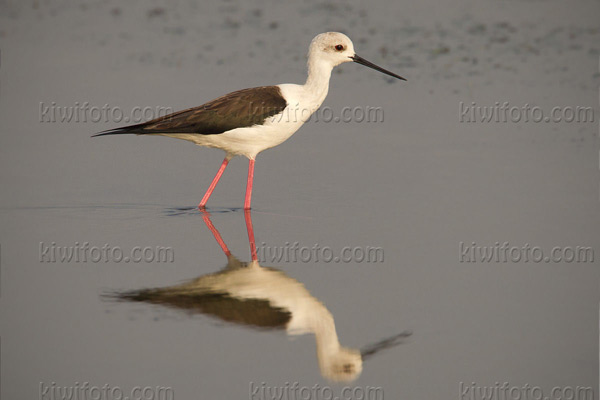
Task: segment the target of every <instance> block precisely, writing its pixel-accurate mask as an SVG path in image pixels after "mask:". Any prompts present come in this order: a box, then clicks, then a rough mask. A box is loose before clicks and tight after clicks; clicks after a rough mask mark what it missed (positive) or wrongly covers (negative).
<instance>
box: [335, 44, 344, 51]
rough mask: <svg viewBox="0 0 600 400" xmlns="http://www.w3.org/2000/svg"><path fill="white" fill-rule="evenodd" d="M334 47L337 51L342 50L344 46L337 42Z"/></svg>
mask: <svg viewBox="0 0 600 400" xmlns="http://www.w3.org/2000/svg"><path fill="white" fill-rule="evenodd" d="M335 49H336V50H337V51H342V50H344V46H343V45H341V44H338V45H336V46H335Z"/></svg>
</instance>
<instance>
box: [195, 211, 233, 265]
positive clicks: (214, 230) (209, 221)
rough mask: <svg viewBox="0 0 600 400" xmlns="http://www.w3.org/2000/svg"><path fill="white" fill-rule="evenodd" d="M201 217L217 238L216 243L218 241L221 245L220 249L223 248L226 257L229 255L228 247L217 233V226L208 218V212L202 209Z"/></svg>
mask: <svg viewBox="0 0 600 400" xmlns="http://www.w3.org/2000/svg"><path fill="white" fill-rule="evenodd" d="M202 219H203V220H204V223H205V224H206V226H207V227H208V229H210V231H211V232H212V234H213V236H214V237H215V239H216V240H217V243H219V246H221V249H223V253H225V255H226V256H227V257H229V256H231V252H230V251H229V249H228V248H227V245H226V244H225V242H224V241H223V238H222V237H221V234H220V233H219V231H218V230H217V228H215V226H214V225H213V223H212V221H211V220H210V214H209V213H207V212H205V211H202Z"/></svg>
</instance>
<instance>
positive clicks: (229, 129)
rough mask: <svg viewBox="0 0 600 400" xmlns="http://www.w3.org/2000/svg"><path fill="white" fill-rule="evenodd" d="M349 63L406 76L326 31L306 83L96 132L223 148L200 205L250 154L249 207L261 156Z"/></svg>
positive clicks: (312, 51)
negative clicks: (230, 167) (233, 163)
mask: <svg viewBox="0 0 600 400" xmlns="http://www.w3.org/2000/svg"><path fill="white" fill-rule="evenodd" d="M349 61H354V62H356V63H358V64H362V65H366V66H367V67H370V68H373V69H375V70H377V71H380V72H383V73H384V74H387V75H390V76H393V77H394V78H398V79H402V80H406V79H404V78H402V77H401V76H399V75H396V74H394V73H392V72H390V71H387V70H385V69H383V68H381V67H379V66H377V65H375V64H373V63H371V62H370V61H367V60H365V59H364V58H362V57H360V56H358V55H357V54H356V53H355V52H354V45H353V44H352V41H351V40H350V38H348V36H346V35H344V34H342V33H339V32H327V33H321V34H320V35H317V36H316V37H315V38H314V39H313V40H312V42H311V44H310V48H309V51H308V78H307V79H306V83H305V84H304V85H295V84H289V83H286V84H282V85H276V86H261V87H256V88H250V89H242V90H239V91H237V92H232V93H229V94H226V95H224V96H222V97H219V98H218V99H215V100H212V101H210V102H208V103H206V104H203V105H201V106H199V107H194V108H190V109H187V110H183V111H179V112H175V113H173V114H169V115H166V116H164V117H160V118H156V119H153V120H151V121H148V122H145V123H141V124H137V125H131V126H126V127H122V128H116V129H111V130H107V131H104V132H100V133H98V134H96V135H94V136H104V135H117V134H137V135H160V136H168V137H174V138H177V139H184V140H188V141H190V142H193V143H196V144H197V145H200V146H206V147H214V148H217V149H221V150H224V151H225V159H224V160H223V163H222V164H221V167H220V168H219V171H218V172H217V174H216V175H215V177H214V179H213V181H212V183H211V184H210V186H209V187H208V190H207V191H206V194H205V195H204V197H203V198H202V200H201V201H200V204H199V205H198V207H199V208H204V206H205V205H206V202H207V201H208V199H209V197H210V195H211V194H212V192H213V190H214V189H215V187H216V186H217V183H218V182H219V179H220V178H221V175H223V172H224V171H225V168H226V167H227V164H228V163H229V160H231V158H232V157H234V156H237V155H241V156H246V157H247V158H248V159H249V160H250V161H249V164H248V181H247V186H246V197H245V200H244V209H249V208H250V202H251V199H252V182H253V180H254V160H255V159H256V155H257V154H258V153H260V152H261V151H263V150H266V149H269V148H271V147H274V146H277V145H278V144H281V143H282V142H284V141H285V140H286V139H288V138H289V137H290V136H292V135H293V134H294V133H295V132H296V131H297V130H298V129H299V128H300V127H301V126H302V124H303V123H304V122H305V121H306V120H307V119H308V117H310V115H312V113H313V112H315V111H316V110H317V109H318V108H319V107H320V106H321V104H322V103H323V100H325V97H326V96H327V91H328V90H329V78H330V77H331V71H332V69H333V68H334V67H335V66H337V65H340V64H342V63H345V62H349Z"/></svg>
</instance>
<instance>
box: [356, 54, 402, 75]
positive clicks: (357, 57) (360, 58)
mask: <svg viewBox="0 0 600 400" xmlns="http://www.w3.org/2000/svg"><path fill="white" fill-rule="evenodd" d="M350 58H351V59H352V61H354V62H355V63H359V64H362V65H365V66H367V67H369V68H373V69H374V70H376V71H379V72H383V73H384V74H386V75H389V76H393V77H394V78H398V79H402V80H403V81H405V80H406V79H404V78H403V77H401V76H400V75H396V74H395V73H393V72H390V71H388V70H387V69H383V68H381V67H380V66H378V65H375V64H373V63H372V62H371V61H367V60H365V59H364V58H362V57H361V56H359V55H356V54H355V55H354V56H352V57H350Z"/></svg>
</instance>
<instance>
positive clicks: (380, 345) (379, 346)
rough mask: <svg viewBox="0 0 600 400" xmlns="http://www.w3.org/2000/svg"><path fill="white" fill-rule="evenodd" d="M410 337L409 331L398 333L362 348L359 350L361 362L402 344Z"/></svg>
mask: <svg viewBox="0 0 600 400" xmlns="http://www.w3.org/2000/svg"><path fill="white" fill-rule="evenodd" d="M411 335H412V332H411V331H404V332H400V333H398V334H397V335H394V336H391V337H389V338H386V339H383V340H380V341H379V342H377V343H374V344H371V345H368V346H365V347H363V348H362V349H360V355H361V356H362V359H363V361H364V360H367V359H369V358H371V357H373V356H374V355H375V354H376V353H379V352H380V351H382V350H386V349H389V348H392V347H395V346H398V345H399V344H402V343H404V341H405V340H406V339H407V338H408V337H410V336H411Z"/></svg>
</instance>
